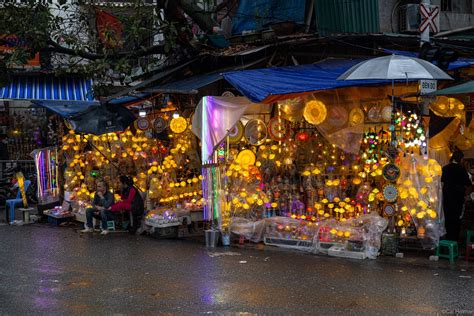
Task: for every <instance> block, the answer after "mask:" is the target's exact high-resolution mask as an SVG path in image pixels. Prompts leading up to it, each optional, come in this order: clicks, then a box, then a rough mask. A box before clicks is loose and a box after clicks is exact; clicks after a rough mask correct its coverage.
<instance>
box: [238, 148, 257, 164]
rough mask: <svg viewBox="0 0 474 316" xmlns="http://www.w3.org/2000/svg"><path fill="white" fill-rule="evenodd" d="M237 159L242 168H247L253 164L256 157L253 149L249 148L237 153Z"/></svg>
mask: <svg viewBox="0 0 474 316" xmlns="http://www.w3.org/2000/svg"><path fill="white" fill-rule="evenodd" d="M237 160H239V162H240V166H241V167H242V168H248V167H249V166H251V165H254V164H255V161H256V160H257V159H256V157H255V153H254V152H253V151H251V150H250V149H244V150H242V151H241V152H239V154H238V155H237Z"/></svg>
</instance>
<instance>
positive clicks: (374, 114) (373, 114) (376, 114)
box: [367, 106, 382, 122]
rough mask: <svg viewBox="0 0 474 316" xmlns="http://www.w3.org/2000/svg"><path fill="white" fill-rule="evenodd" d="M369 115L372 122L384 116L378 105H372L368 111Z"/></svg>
mask: <svg viewBox="0 0 474 316" xmlns="http://www.w3.org/2000/svg"><path fill="white" fill-rule="evenodd" d="M367 117H368V119H369V121H371V122H379V121H380V119H381V118H382V115H381V113H380V110H379V109H378V108H377V106H372V107H371V108H370V109H369V111H368V112H367Z"/></svg>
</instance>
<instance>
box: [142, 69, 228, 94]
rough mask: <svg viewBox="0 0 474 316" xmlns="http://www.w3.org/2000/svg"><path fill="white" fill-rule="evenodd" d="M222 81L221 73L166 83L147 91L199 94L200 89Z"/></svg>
mask: <svg viewBox="0 0 474 316" xmlns="http://www.w3.org/2000/svg"><path fill="white" fill-rule="evenodd" d="M221 79H222V75H221V74H220V73H209V74H202V75H197V76H192V77H189V78H186V79H183V80H179V81H174V82H169V83H165V84H162V85H158V86H154V87H151V88H149V89H146V90H145V92H148V93H178V94H197V93H198V89H200V88H202V87H205V86H207V85H209V84H211V83H214V82H216V81H218V80H221Z"/></svg>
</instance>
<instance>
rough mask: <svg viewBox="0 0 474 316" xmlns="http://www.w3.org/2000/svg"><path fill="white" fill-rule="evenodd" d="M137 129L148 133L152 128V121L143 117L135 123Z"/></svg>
mask: <svg viewBox="0 0 474 316" xmlns="http://www.w3.org/2000/svg"><path fill="white" fill-rule="evenodd" d="M135 127H136V128H137V129H139V130H141V131H146V130H147V129H148V128H149V127H150V121H148V119H146V118H145V117H141V118H139V119H137V120H136V121H135Z"/></svg>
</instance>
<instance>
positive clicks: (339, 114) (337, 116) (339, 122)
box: [326, 105, 349, 128]
mask: <svg viewBox="0 0 474 316" xmlns="http://www.w3.org/2000/svg"><path fill="white" fill-rule="evenodd" d="M348 119H349V115H348V113H347V110H346V108H344V107H343V106H340V105H336V106H332V107H330V108H329V111H328V117H327V119H326V121H327V123H328V124H329V125H331V126H332V127H335V128H341V127H343V126H344V125H346V123H347V120H348Z"/></svg>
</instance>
